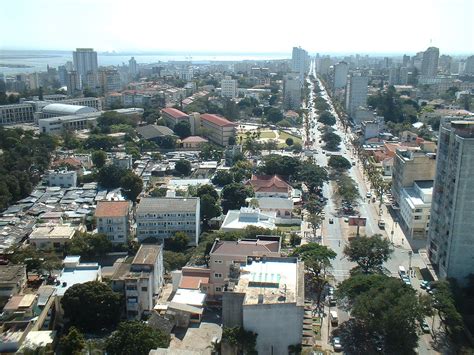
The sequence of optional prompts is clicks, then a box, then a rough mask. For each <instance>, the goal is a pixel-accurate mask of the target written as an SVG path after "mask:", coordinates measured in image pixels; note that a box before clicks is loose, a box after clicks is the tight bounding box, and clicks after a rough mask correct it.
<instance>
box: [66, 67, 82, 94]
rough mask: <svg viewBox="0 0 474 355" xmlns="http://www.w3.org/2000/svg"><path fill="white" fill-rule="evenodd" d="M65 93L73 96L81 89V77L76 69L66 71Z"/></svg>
mask: <svg viewBox="0 0 474 355" xmlns="http://www.w3.org/2000/svg"><path fill="white" fill-rule="evenodd" d="M66 87H67V94H68V95H69V96H74V95H76V94H77V93H79V92H80V90H81V79H80V77H79V74H78V72H77V71H75V70H73V71H70V72H68V73H67V76H66Z"/></svg>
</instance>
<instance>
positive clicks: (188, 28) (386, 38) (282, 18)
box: [0, 0, 474, 54]
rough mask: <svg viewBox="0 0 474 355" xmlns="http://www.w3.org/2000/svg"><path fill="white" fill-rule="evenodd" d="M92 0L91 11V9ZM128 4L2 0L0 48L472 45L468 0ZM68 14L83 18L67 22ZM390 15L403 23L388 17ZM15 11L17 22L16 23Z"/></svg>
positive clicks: (342, 49) (390, 49)
mask: <svg viewBox="0 0 474 355" xmlns="http://www.w3.org/2000/svg"><path fill="white" fill-rule="evenodd" d="M92 5H93V6H94V11H90V6H92ZM134 5H135V7H130V6H129V4H128V3H125V2H123V1H114V2H110V1H101V2H96V1H91V0H81V1H75V2H74V3H67V2H62V1H57V0H54V1H52V2H51V5H50V6H48V7H47V8H45V7H44V6H42V4H40V3H37V2H33V1H29V0H20V1H16V2H10V3H7V4H4V5H3V8H4V13H5V14H7V16H5V18H4V19H2V22H1V24H0V30H2V31H3V32H4V33H10V35H9V37H8V38H6V39H4V40H3V43H2V47H1V48H2V49H11V50H15V49H16V50H28V49H29V50H34V49H44V50H73V49H74V48H76V47H88V48H89V47H91V48H94V49H96V50H97V51H98V52H104V51H118V52H124V51H128V52H137V51H145V52H146V51H155V52H156V51H171V52H189V53H199V52H214V53H236V52H247V53H287V52H288V48H291V47H293V46H294V45H301V46H302V47H304V48H306V49H307V50H308V52H310V54H314V53H316V52H320V53H387V54H389V53H393V54H395V53H405V52H407V53H415V52H418V51H422V50H425V49H426V48H428V47H429V46H435V47H438V48H440V51H441V53H450V54H468V53H470V51H472V49H473V48H474V35H473V33H474V24H473V23H471V22H470V21H469V14H471V13H473V12H474V3H473V2H471V1H469V0H456V1H450V2H448V1H446V0H437V1H419V2H415V3H411V2H409V1H407V0H403V1H399V2H397V3H396V6H393V7H392V8H390V12H381V11H378V10H377V8H376V6H377V2H374V1H372V0H362V1H359V2H357V3H354V2H349V1H344V2H342V3H341V2H339V3H337V4H333V3H328V4H305V3H304V2H302V1H298V2H297V3H294V4H292V6H291V8H289V9H288V8H286V7H283V6H278V5H279V4H277V6H275V4H274V3H272V7H271V11H270V10H269V5H270V4H269V3H268V2H263V3H251V2H250V1H247V0H244V2H242V3H241V4H240V6H239V7H235V8H233V10H232V13H228V14H227V13H223V12H222V11H220V9H219V8H218V6H217V3H216V2H214V1H213V0H208V1H205V2H204V4H203V3H199V4H195V3H186V2H182V3H180V4H178V5H179V6H178V5H177V4H176V3H160V5H159V6H157V5H154V4H152V3H148V2H146V1H144V0H139V1H138V2H135V3H134ZM394 5H395V4H394ZM405 5H406V6H405ZM249 7H251V8H252V12H251V13H249V12H248V8H249ZM111 8H113V11H111ZM144 9H148V10H147V11H144ZM182 9H184V11H182ZM302 9H305V10H304V11H302ZM407 9H409V10H407ZM460 9H462V11H460ZM68 14H73V15H74V16H73V17H74V18H77V19H85V20H84V22H78V23H77V24H76V25H74V26H71V18H70V17H69V15H68ZM252 14H253V15H252ZM327 14H333V16H327ZM248 16H255V19H256V21H254V23H252V21H250V22H247V21H245V18H246V17H248ZM262 16H266V19H265V20H262V18H261V17H262ZM38 18H40V19H41V23H42V25H41V31H42V38H41V41H38V40H37V38H34V37H32V36H31V33H32V32H33V31H35V27H36V26H37V25H36V24H37V23H38V22H37V21H38V20H37V19H38ZM397 18H398V19H400V21H402V22H401V24H407V26H402V25H398V24H396V23H393V24H391V23H390V22H389V21H387V20H390V19H397ZM18 19H21V22H22V26H21V27H19V26H17V24H18ZM177 19H179V21H178V22H177V21H176V20H177ZM239 21H242V23H240V22H239ZM82 23H84V25H81V24H82ZM249 23H250V24H251V25H248V24H249ZM408 24H409V25H408ZM193 27H195V29H194V30H193ZM12 28H15V32H14V33H12V31H11V29H12ZM58 29H64V30H61V31H60V30H58ZM262 34H263V36H262ZM72 43H74V44H72Z"/></svg>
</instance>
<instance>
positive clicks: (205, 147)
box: [199, 143, 224, 160]
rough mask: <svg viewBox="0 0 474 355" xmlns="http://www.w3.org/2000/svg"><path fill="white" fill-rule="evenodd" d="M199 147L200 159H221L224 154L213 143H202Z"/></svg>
mask: <svg viewBox="0 0 474 355" xmlns="http://www.w3.org/2000/svg"><path fill="white" fill-rule="evenodd" d="M200 148H201V152H200V153H199V157H200V158H201V159H202V160H221V159H222V157H223V155H224V152H223V151H222V149H221V148H219V147H217V146H216V145H214V144H210V143H204V144H201V146H200Z"/></svg>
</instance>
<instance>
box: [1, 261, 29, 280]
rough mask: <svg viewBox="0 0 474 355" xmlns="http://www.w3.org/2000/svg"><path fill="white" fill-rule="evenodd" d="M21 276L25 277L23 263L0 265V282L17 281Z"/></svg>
mask: <svg viewBox="0 0 474 355" xmlns="http://www.w3.org/2000/svg"><path fill="white" fill-rule="evenodd" d="M22 277H26V266H25V265H0V284H2V283H11V282H17V280H18V279H20V278H22Z"/></svg>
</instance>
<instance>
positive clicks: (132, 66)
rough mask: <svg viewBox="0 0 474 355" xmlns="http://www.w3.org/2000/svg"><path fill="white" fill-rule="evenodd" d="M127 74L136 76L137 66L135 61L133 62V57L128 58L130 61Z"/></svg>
mask: <svg viewBox="0 0 474 355" xmlns="http://www.w3.org/2000/svg"><path fill="white" fill-rule="evenodd" d="M128 73H129V74H130V75H132V76H135V75H137V74H138V65H137V61H136V60H135V57H132V58H130V60H129V61H128Z"/></svg>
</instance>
